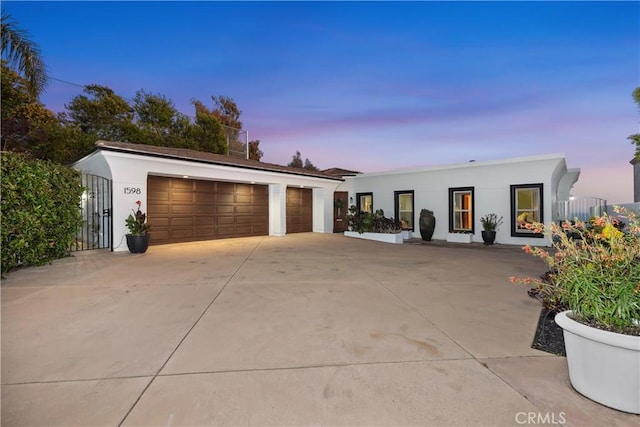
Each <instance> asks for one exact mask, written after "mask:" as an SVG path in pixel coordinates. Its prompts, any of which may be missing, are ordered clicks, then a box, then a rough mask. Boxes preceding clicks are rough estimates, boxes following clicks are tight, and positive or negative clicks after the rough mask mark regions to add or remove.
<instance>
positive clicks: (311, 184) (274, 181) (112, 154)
mask: <svg viewBox="0 0 640 427" xmlns="http://www.w3.org/2000/svg"><path fill="white" fill-rule="evenodd" d="M74 167H75V168H76V169H78V170H82V171H84V172H88V173H92V174H95V175H100V176H104V177H106V178H111V179H112V192H113V232H114V234H113V242H114V243H113V244H114V248H113V250H114V251H122V250H126V249H127V247H126V240H125V236H126V234H127V228H126V225H125V218H126V217H127V216H128V215H129V214H130V213H131V211H132V209H134V208H136V204H135V203H136V201H137V200H140V201H142V203H143V206H142V207H143V210H144V211H146V205H147V176H148V175H158V176H168V177H184V176H187V177H188V178H190V179H204V180H217V181H227V182H243V183H255V184H264V185H268V186H269V235H271V236H284V235H285V234H286V204H285V203H286V194H287V191H286V189H287V187H288V186H292V187H298V188H300V187H301V186H303V187H305V188H312V189H313V201H314V203H313V231H314V232H318V233H332V232H333V217H332V215H333V192H334V191H335V189H336V187H337V186H338V185H339V184H340V183H341V181H337V180H332V179H329V178H320V177H313V176H303V175H295V174H289V173H279V172H271V171H264V170H255V169H247V168H239V167H229V166H221V165H215V164H210V163H197V162H192V161H186V160H179V159H173V158H163V157H150V156H144V155H137V154H131V153H122V152H117V151H108V150H99V151H96V152H94V153H92V154H90V155H89V156H87V157H85V158H83V159H81V160H80V161H78V162H76V164H75V165H74Z"/></svg>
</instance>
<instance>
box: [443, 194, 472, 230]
mask: <svg viewBox="0 0 640 427" xmlns="http://www.w3.org/2000/svg"><path fill="white" fill-rule="evenodd" d="M474 223H475V221H474V198H473V187H458V188H449V232H450V233H473V232H474Z"/></svg>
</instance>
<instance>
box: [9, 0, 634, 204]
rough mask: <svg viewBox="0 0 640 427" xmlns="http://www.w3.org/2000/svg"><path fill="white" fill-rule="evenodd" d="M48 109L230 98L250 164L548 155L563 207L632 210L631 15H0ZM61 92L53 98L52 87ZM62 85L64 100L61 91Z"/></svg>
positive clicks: (197, 9) (488, 10) (583, 6)
mask: <svg viewBox="0 0 640 427" xmlns="http://www.w3.org/2000/svg"><path fill="white" fill-rule="evenodd" d="M2 9H3V11H5V12H8V13H10V14H11V15H12V16H13V18H14V19H15V20H16V21H17V22H18V23H19V25H20V26H21V27H22V28H24V29H25V30H27V31H28V32H29V34H30V36H31V38H32V39H33V40H34V41H35V42H36V43H38V44H39V46H40V49H41V51H42V54H43V56H44V60H45V62H46V64H47V67H48V71H49V75H50V76H51V77H52V78H53V79H52V80H51V81H50V83H49V85H48V87H47V92H46V93H45V94H44V95H42V96H41V101H42V102H43V103H44V104H45V105H46V106H47V107H48V108H50V109H52V110H54V111H64V104H65V103H68V102H69V101H70V100H71V99H72V98H73V97H74V96H77V95H79V94H80V93H81V91H82V88H81V87H78V86H77V85H80V86H82V85H87V84H101V85H106V86H109V87H110V88H112V89H113V90H115V92H116V93H118V94H119V95H121V96H123V97H125V98H129V99H131V98H133V97H134V96H135V93H136V91H138V90H140V89H144V90H145V91H146V92H151V93H154V94H162V95H164V96H166V97H167V98H169V99H171V100H172V101H173V102H174V104H175V106H176V107H177V108H178V110H180V111H181V112H183V113H185V114H187V115H190V116H193V115H194V109H193V105H192V104H191V101H192V100H193V99H198V100H201V101H203V102H204V103H205V105H208V106H210V107H212V106H213V103H212V101H211V96H212V95H214V96H221V95H223V96H227V97H230V98H232V99H233V100H234V101H235V102H236V104H237V105H238V107H239V108H240V110H242V115H241V117H240V119H241V121H242V123H243V127H244V129H245V130H247V131H248V132H249V139H251V140H254V139H258V140H260V148H261V149H262V151H263V152H264V157H263V159H262V160H263V161H266V162H270V163H277V164H287V163H288V162H290V161H291V159H292V156H293V155H294V154H295V152H296V150H299V151H300V152H301V153H302V158H303V159H304V158H308V159H309V160H310V161H311V162H312V163H313V164H314V165H316V166H317V167H319V168H321V169H326V168H331V167H342V168H345V169H350V170H357V171H361V172H378V171H385V170H394V169H405V168H407V169H409V168H416V167H421V166H436V165H437V166H441V165H447V164H453V163H461V162H468V161H469V160H476V161H482V160H498V159H506V158H512V157H525V156H536V155H546V154H558V153H560V154H564V155H565V156H566V158H567V166H568V167H569V168H580V169H581V176H580V179H579V181H578V183H577V184H576V185H575V187H574V189H573V191H572V194H573V195H574V196H576V197H600V198H604V199H607V201H608V202H609V204H615V203H627V202H632V201H633V167H632V166H631V164H630V163H629V161H630V160H631V159H632V158H633V154H634V146H633V145H631V143H630V141H628V140H627V137H628V136H629V135H631V134H635V133H638V132H639V122H640V114H639V110H638V107H637V105H636V104H635V103H634V101H633V98H632V96H631V93H632V92H633V90H634V89H635V88H636V87H638V86H640V2H481V1H480V2H429V1H425V2H269V1H263V2H240V1H236V2H126V1H123V2H27V1H22V2H15V1H3V2H2ZM60 80H63V81H65V82H68V83H63V82H61V81H60ZM69 83H73V84H69Z"/></svg>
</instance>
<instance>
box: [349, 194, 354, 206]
mask: <svg viewBox="0 0 640 427" xmlns="http://www.w3.org/2000/svg"><path fill="white" fill-rule="evenodd" d="M349 204H350V205H352V204H353V196H351V197H349Z"/></svg>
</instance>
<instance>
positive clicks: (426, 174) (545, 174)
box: [337, 155, 579, 245]
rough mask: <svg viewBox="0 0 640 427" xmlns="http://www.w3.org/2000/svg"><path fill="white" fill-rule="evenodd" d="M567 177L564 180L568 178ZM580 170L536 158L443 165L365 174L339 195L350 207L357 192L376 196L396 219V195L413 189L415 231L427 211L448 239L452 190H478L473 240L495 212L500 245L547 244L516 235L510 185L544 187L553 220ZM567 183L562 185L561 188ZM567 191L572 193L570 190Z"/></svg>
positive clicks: (437, 235)
mask: <svg viewBox="0 0 640 427" xmlns="http://www.w3.org/2000/svg"><path fill="white" fill-rule="evenodd" d="M567 174H569V175H570V176H568V177H567V178H565V176H567ZM578 175H579V170H578V169H572V170H571V171H570V172H568V171H567V167H566V162H565V159H564V156H563V155H548V156H536V157H526V158H516V159H506V160H500V161H490V162H470V163H461V164H455V165H449V166H444V167H433V168H422V169H412V170H405V171H392V172H381V173H365V174H361V175H357V176H354V177H347V178H345V182H344V183H343V184H341V185H340V186H339V187H338V188H337V191H348V192H349V200H350V205H351V204H356V194H357V193H367V192H372V193H373V209H374V210H377V209H383V210H384V212H385V216H388V217H393V216H395V215H394V208H395V206H394V191H407V190H413V191H414V233H413V235H414V236H416V237H419V226H418V219H419V216H420V211H421V210H422V209H429V210H432V211H433V212H434V215H435V217H436V229H435V232H434V235H433V238H434V239H441V240H445V239H446V236H447V233H448V231H449V188H456V187H474V203H475V206H474V208H475V214H474V220H475V230H474V231H475V233H474V235H473V241H475V242H482V236H481V231H482V225H481V223H480V217H482V216H484V215H486V214H489V213H495V214H496V215H498V217H500V216H503V217H504V224H503V225H502V226H501V227H500V228H499V230H498V232H497V236H496V242H497V243H503V244H514V245H525V244H532V245H547V244H548V240H546V239H540V238H532V237H513V236H511V227H510V221H511V190H510V186H511V185H521V184H540V183H541V184H543V204H544V207H543V215H544V221H545V222H546V223H549V222H551V221H552V219H553V212H552V211H553V204H554V202H555V201H557V200H558V190H562V195H564V194H568V189H570V187H571V186H572V185H573V183H575V181H576V180H577V178H578ZM561 181H562V185H561V184H560V183H561ZM567 188H568V189H567Z"/></svg>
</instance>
